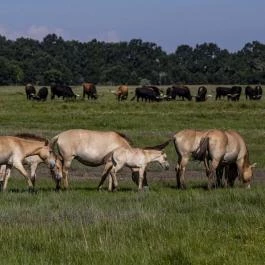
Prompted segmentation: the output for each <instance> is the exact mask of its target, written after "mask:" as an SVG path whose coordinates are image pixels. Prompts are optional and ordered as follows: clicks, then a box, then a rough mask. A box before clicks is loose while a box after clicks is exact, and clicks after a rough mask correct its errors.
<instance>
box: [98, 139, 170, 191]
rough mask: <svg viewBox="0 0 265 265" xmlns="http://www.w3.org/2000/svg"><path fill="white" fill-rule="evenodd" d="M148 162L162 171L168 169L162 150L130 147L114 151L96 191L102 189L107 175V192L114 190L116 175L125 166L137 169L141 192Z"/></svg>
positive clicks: (116, 183) (116, 184)
mask: <svg viewBox="0 0 265 265" xmlns="http://www.w3.org/2000/svg"><path fill="white" fill-rule="evenodd" d="M167 144H168V142H167ZM167 144H166V145H167ZM150 162H158V163H159V164H160V165H161V166H162V167H163V168H164V169H168V168H169V163H168V161H167V155H166V153H164V152H163V151H162V150H155V149H153V150H152V149H141V148H132V147H129V148H128V147H119V148H117V149H115V150H114V151H113V152H112V154H111V158H110V159H108V162H107V163H106V166H105V169H104V172H103V174H102V177H101V181H100V183H99V186H98V189H100V188H101V187H102V184H103V182H104V181H105V179H106V177H107V176H108V175H109V174H110V175H111V178H109V180H110V181H109V191H111V190H113V189H116V188H117V186H118V182H117V177H116V173H117V172H118V171H119V170H121V169H122V168H123V167H124V166H127V167H129V168H133V169H138V171H139V183H138V190H142V189H143V179H144V172H145V169H146V167H147V165H148V164H149V163H150ZM111 180H112V181H113V184H114V186H113V185H112V182H111Z"/></svg>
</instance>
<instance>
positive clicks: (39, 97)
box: [32, 86, 48, 101]
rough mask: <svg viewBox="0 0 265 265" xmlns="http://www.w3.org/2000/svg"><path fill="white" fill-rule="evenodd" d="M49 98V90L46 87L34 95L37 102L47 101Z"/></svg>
mask: <svg viewBox="0 0 265 265" xmlns="http://www.w3.org/2000/svg"><path fill="white" fill-rule="evenodd" d="M47 97H48V88H47V87H45V86H44V87H42V88H40V90H39V91H38V93H37V95H34V96H33V97H32V98H33V99H34V100H37V101H46V100H47Z"/></svg>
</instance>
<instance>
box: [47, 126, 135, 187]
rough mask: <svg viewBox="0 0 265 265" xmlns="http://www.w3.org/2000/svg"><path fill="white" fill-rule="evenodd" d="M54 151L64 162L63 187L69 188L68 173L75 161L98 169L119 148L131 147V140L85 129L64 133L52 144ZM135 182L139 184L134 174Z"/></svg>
mask: <svg viewBox="0 0 265 265" xmlns="http://www.w3.org/2000/svg"><path fill="white" fill-rule="evenodd" d="M50 146H51V148H52V150H54V151H55V149H56V146H57V148H58V152H59V155H60V157H61V159H62V161H63V168H62V174H63V187H64V188H67V187H68V171H69V169H70V166H71V163H72V161H73V159H76V160H78V161H79V162H80V163H82V164H84V165H87V166H92V167H97V166H100V165H104V164H106V162H107V161H106V158H107V156H108V154H110V153H111V152H112V151H113V150H114V149H116V148H118V147H127V148H129V147H130V141H129V139H128V138H127V137H126V136H125V135H123V134H121V133H118V132H111V131H109V132H101V131H91V130H83V129H73V130H68V131H64V132H62V133H60V134H58V135H56V136H55V137H53V139H52V140H51V142H50ZM132 178H133V180H134V181H135V182H137V179H136V176H135V175H134V173H133V176H132Z"/></svg>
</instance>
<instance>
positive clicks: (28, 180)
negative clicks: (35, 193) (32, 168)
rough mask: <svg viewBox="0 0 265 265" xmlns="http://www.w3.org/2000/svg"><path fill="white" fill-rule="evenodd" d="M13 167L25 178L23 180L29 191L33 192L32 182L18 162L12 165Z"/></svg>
mask: <svg viewBox="0 0 265 265" xmlns="http://www.w3.org/2000/svg"><path fill="white" fill-rule="evenodd" d="M13 166H14V167H15V168H16V169H17V170H18V171H19V172H20V173H21V174H22V175H23V176H24V177H25V179H26V180H27V182H28V187H29V190H33V189H34V187H33V184H32V181H31V179H30V177H29V174H28V173H27V171H26V170H25V168H24V167H23V165H22V163H21V162H20V161H18V162H16V163H14V164H13Z"/></svg>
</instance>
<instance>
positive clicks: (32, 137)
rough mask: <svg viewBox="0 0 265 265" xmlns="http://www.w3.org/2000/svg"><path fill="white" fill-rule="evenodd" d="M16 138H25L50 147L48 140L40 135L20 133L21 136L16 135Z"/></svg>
mask: <svg viewBox="0 0 265 265" xmlns="http://www.w3.org/2000/svg"><path fill="white" fill-rule="evenodd" d="M15 137H18V138H23V139H26V140H33V141H39V142H45V145H48V143H49V140H48V139H46V138H44V137H41V136H39V135H36V134H32V133H19V134H16V135H15Z"/></svg>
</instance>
